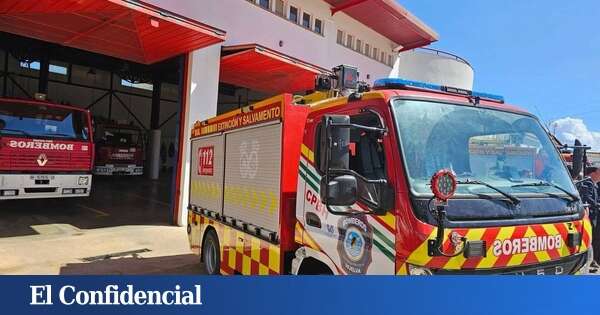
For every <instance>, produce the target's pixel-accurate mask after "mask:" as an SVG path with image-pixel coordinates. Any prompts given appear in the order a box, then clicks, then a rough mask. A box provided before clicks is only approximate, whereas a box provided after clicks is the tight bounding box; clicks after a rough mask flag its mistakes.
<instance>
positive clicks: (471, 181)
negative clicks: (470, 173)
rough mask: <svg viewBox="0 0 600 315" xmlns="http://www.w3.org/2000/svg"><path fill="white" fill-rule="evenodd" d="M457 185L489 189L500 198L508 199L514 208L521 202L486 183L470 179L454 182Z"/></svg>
mask: <svg viewBox="0 0 600 315" xmlns="http://www.w3.org/2000/svg"><path fill="white" fill-rule="evenodd" d="M456 183H457V184H459V185H480V186H485V187H487V188H490V189H492V190H495V191H497V192H498V193H499V194H501V195H502V196H504V197H506V198H508V200H509V201H510V203H511V204H513V205H514V206H516V205H518V204H519V203H520V202H521V199H519V198H517V197H515V196H513V195H511V194H509V193H507V192H505V191H504V190H502V189H500V188H498V187H495V186H493V185H490V184H488V183H486V182H482V181H480V180H471V179H467V180H459V181H457V182H456Z"/></svg>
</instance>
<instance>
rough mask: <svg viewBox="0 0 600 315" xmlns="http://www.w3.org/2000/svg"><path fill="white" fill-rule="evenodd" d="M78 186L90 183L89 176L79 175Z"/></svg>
mask: <svg viewBox="0 0 600 315" xmlns="http://www.w3.org/2000/svg"><path fill="white" fill-rule="evenodd" d="M78 183H79V186H87V185H88V184H89V183H90V179H89V177H79V181H78Z"/></svg>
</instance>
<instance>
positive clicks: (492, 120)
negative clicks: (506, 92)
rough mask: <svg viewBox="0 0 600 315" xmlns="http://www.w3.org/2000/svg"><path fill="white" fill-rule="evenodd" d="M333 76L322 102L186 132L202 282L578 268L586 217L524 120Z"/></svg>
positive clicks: (532, 120)
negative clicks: (205, 277)
mask: <svg viewBox="0 0 600 315" xmlns="http://www.w3.org/2000/svg"><path fill="white" fill-rule="evenodd" d="M335 74H336V75H335V76H332V77H331V78H329V86H330V87H332V89H331V90H329V91H322V92H316V93H314V94H311V95H307V96H304V97H301V96H299V97H294V96H293V95H290V94H284V95H280V96H276V97H273V98H269V99H266V100H264V101H261V102H258V103H255V104H253V105H250V106H246V107H243V108H241V109H239V110H236V111H232V112H229V113H226V114H223V115H220V116H217V117H214V118H211V119H208V120H205V121H201V122H197V123H196V124H195V125H194V128H193V130H192V139H191V154H192V167H191V174H190V180H191V182H190V204H189V208H188V209H189V210H188V226H187V232H188V236H189V242H190V247H191V249H192V251H194V252H195V253H196V254H198V255H200V257H201V261H202V262H203V264H202V266H203V268H204V270H205V272H206V273H208V274H242V275H276V274H335V275H359V274H396V275H444V274H550V275H558V274H577V273H585V272H586V271H587V268H589V262H590V260H591V259H590V257H591V255H592V253H591V246H590V239H591V225H590V221H589V217H588V209H587V208H586V207H585V205H584V204H583V203H582V202H581V200H580V197H579V195H578V192H577V190H576V189H575V187H574V185H573V183H572V181H571V179H570V177H569V173H568V172H567V169H566V167H565V166H564V164H563V163H562V161H561V158H560V156H559V152H558V150H557V149H556V147H555V146H554V145H553V143H552V141H551V140H550V138H549V136H548V134H547V133H546V131H545V129H544V128H543V127H542V125H541V124H540V122H539V121H538V119H537V118H536V117H534V116H533V115H531V114H530V113H528V112H526V111H524V110H522V109H519V108H517V107H515V106H511V105H507V104H505V102H504V99H503V98H502V97H500V96H495V95H491V94H486V93H478V92H473V91H467V90H462V89H458V88H453V87H446V86H439V85H434V84H429V83H424V82H415V81H409V80H403V79H396V78H389V79H382V80H378V81H376V83H375V84H374V86H373V87H372V88H369V87H365V86H364V85H357V82H356V81H357V80H356V78H357V73H356V69H353V68H351V67H338V68H336V69H335ZM338 78H342V79H338ZM325 81H327V80H325ZM320 86H324V87H327V86H328V85H327V84H323V85H320Z"/></svg>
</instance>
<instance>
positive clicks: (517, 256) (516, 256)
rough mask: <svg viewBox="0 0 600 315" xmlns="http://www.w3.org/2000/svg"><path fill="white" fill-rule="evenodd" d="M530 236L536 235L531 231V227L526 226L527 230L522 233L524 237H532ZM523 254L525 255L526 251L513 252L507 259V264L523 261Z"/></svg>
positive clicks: (517, 263)
mask: <svg viewBox="0 0 600 315" xmlns="http://www.w3.org/2000/svg"><path fill="white" fill-rule="evenodd" d="M532 236H536V234H535V233H534V232H533V230H532V229H531V227H527V231H525V234H524V235H523V237H524V238H527V237H532ZM525 256H527V253H519V254H514V255H512V256H511V257H510V259H509V260H508V263H507V266H517V265H520V264H522V263H523V260H525Z"/></svg>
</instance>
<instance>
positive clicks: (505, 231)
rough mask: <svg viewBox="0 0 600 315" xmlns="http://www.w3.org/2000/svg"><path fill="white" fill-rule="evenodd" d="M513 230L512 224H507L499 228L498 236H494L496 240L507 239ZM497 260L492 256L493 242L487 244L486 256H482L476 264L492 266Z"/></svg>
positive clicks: (484, 266) (486, 266)
mask: <svg viewBox="0 0 600 315" xmlns="http://www.w3.org/2000/svg"><path fill="white" fill-rule="evenodd" d="M514 232H515V227H514V226H507V227H503V228H500V231H499V232H498V236H496V239H498V240H504V239H508V238H510V237H511V236H512V234H513V233H514ZM497 260H498V257H496V256H494V246H493V244H489V249H488V252H487V254H486V257H484V258H483V259H482V260H481V261H480V262H479V264H478V265H477V268H492V267H494V264H495V263H496V261H497Z"/></svg>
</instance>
